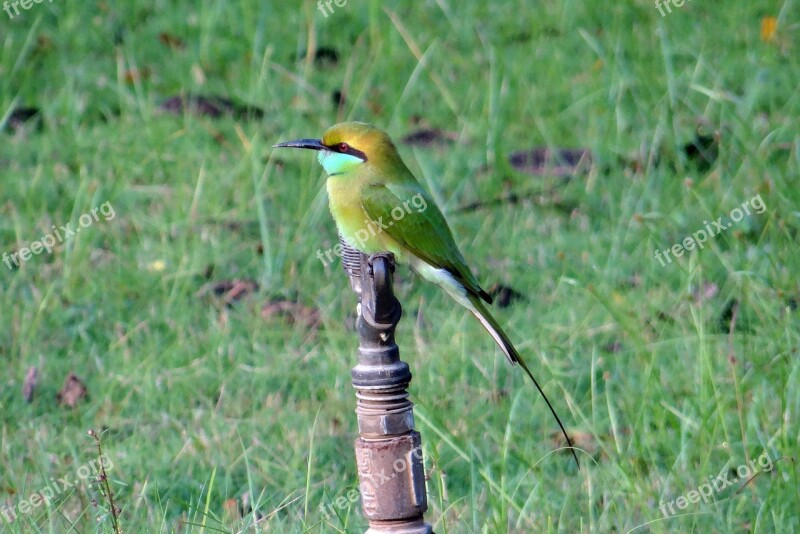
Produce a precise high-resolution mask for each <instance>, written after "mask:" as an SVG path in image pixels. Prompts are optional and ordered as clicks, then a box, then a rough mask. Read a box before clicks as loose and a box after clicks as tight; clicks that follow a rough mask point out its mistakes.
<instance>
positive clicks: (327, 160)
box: [275, 122, 399, 176]
mask: <svg viewBox="0 0 800 534" xmlns="http://www.w3.org/2000/svg"><path fill="white" fill-rule="evenodd" d="M275 147H288V148H306V149H309V150H318V151H319V156H318V157H319V162H320V164H321V165H322V167H323V168H324V169H325V172H327V173H328V175H329V176H335V175H338V174H345V173H346V172H349V171H351V170H354V169H356V168H358V167H360V166H361V165H363V164H365V163H376V162H377V163H379V162H384V161H387V160H389V159H393V158H398V159H399V156H398V154H397V149H396V148H395V146H394V144H393V143H392V140H391V139H390V138H389V136H388V135H387V134H386V132H384V131H383V130H380V129H378V128H376V127H374V126H372V125H371V124H367V123H364V122H340V123H339V124H334V125H333V126H331V127H330V128H328V129H327V130H326V131H325V133H324V134H323V135H322V139H298V140H296V141H286V142H284V143H278V144H277V145H275Z"/></svg>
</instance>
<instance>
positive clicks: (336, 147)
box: [325, 142, 367, 161]
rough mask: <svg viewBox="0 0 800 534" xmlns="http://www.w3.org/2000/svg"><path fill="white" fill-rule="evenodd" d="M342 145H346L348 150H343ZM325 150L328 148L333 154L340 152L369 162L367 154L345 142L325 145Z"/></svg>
mask: <svg viewBox="0 0 800 534" xmlns="http://www.w3.org/2000/svg"><path fill="white" fill-rule="evenodd" d="M342 145H344V146H345V147H346V148H347V149H346V150H342ZM325 148H327V149H328V150H330V151H331V152H338V153H339V154H348V155H350V156H355V157H357V158H359V159H360V160H363V161H367V155H366V154H365V153H363V152H362V151H360V150H358V149H357V148H353V147H352V146H351V145H350V144H348V143H345V142H341V143H335V144H331V145H325Z"/></svg>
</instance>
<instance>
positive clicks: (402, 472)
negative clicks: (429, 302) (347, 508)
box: [342, 242, 433, 534]
mask: <svg viewBox="0 0 800 534" xmlns="http://www.w3.org/2000/svg"><path fill="white" fill-rule="evenodd" d="M342 246H343V247H344V251H343V256H342V260H343V265H344V268H345V272H346V273H347V274H348V276H350V285H351V287H352V288H353V290H354V291H355V292H356V293H357V294H358V295H359V304H358V319H357V322H356V325H357V329H358V334H359V341H360V342H359V348H358V365H356V366H355V367H353V370H352V380H353V387H354V388H355V390H356V417H357V419H358V432H359V437H358V439H356V441H355V452H356V464H357V467H358V478H359V490H360V492H361V504H362V508H363V511H364V515H365V516H366V517H367V519H368V520H369V525H370V526H369V529H368V530H367V531H366V534H433V529H432V528H431V526H430V525H429V524H427V523H425V519H424V516H423V514H424V513H425V511H426V510H427V509H428V499H427V494H426V491H425V468H424V464H423V458H422V444H421V438H420V434H419V432H417V431H416V430H414V411H413V407H414V405H413V404H412V403H411V401H410V400H408V385H409V383H410V382H411V371H410V370H409V368H408V364H406V363H405V362H404V361H402V360H400V350H399V348H398V347H397V344H396V343H395V341H394V331H395V328H396V327H397V323H398V321H399V320H400V316H401V314H402V308H401V306H400V302H398V300H397V299H396V298H395V296H394V292H393V290H392V273H393V271H394V258H393V257H392V256H391V254H377V255H374V256H372V257H370V258H367V256H365V255H364V254H362V253H360V252H358V251H356V250H354V249H352V248H350V247H349V246H347V244H346V243H344V242H342Z"/></svg>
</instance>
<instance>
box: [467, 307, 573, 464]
mask: <svg viewBox="0 0 800 534" xmlns="http://www.w3.org/2000/svg"><path fill="white" fill-rule="evenodd" d="M467 298H468V299H469V301H470V304H472V306H470V311H471V312H472V314H473V315H474V316H475V317H477V318H478V320H479V321H480V322H481V324H482V325H483V327H484V328H485V329H486V330H487V331H488V332H489V334H491V336H492V337H493V338H494V340H495V341H496V342H497V344H498V345H499V346H500V349H501V350H502V351H503V353H505V355H506V357H507V358H508V359H509V361H510V362H511V363H512V365H513V364H519V366H520V367H522V369H523V370H524V371H525V374H527V375H528V377H530V379H531V381H532V382H533V385H534V386H536V389H538V390H539V393H540V394H541V395H542V398H543V399H544V402H545V403H546V404H547V407H548V408H550V413H552V414H553V417H555V419H556V422H557V423H558V427H559V428H560V429H561V433H562V434H563V435H564V439H566V440H567V444H568V445H569V448H570V452H572V456H573V457H574V458H575V463H576V464H577V465H578V468H580V466H581V463H580V462H579V461H578V455H577V454H576V452H575V447H574V446H573V445H572V441H570V439H569V435H567V431H566V430H565V429H564V425H562V424H561V419H559V417H558V414H557V413H556V410H555V409H554V408H553V405H552V404H550V400H549V399H548V398H547V395H545V394H544V391H543V390H542V387H541V386H540V385H539V382H537V381H536V379H535V378H534V377H533V373H531V370H530V369H528V365H527V364H526V363H525V360H523V359H522V356H520V355H519V352H517V349H516V348H515V347H514V344H513V343H511V340H510V339H508V336H507V335H506V333H505V332H504V331H503V329H502V328H501V327H500V325H499V324H498V323H497V321H496V320H495V318H494V317H492V314H491V313H489V310H487V309H486V306H485V305H484V303H483V302H482V301H481V299H480V297H478V296H476V295H472V294H468V295H467Z"/></svg>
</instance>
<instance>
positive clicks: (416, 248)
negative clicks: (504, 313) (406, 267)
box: [361, 180, 492, 303]
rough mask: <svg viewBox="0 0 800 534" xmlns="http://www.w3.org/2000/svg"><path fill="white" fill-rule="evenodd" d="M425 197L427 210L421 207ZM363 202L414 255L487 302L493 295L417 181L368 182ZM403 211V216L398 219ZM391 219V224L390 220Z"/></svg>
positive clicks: (363, 192)
mask: <svg viewBox="0 0 800 534" xmlns="http://www.w3.org/2000/svg"><path fill="white" fill-rule="evenodd" d="M419 199H422V200H424V206H425V207H424V209H421V208H420V209H418V208H417V206H419V205H420V204H421V202H420V200H419ZM361 205H362V207H363V208H364V211H365V212H366V213H367V215H368V216H369V218H370V219H371V220H372V221H375V222H376V224H377V221H379V220H380V221H383V222H384V224H385V225H386V226H387V227H386V228H385V229H384V230H383V231H385V232H386V233H387V234H389V235H390V236H391V237H392V239H394V240H395V241H397V242H398V243H400V244H401V245H402V246H403V247H405V248H407V249H408V250H409V251H410V252H411V253H412V254H414V255H415V256H417V257H418V258H420V259H421V260H423V261H425V262H426V263H428V264H430V265H432V266H433V267H436V268H438V269H445V270H447V271H448V272H449V273H450V274H452V275H453V277H454V278H455V279H456V280H458V281H459V282H460V283H461V284H462V285H463V286H464V287H465V288H466V289H467V291H469V292H470V293H472V294H474V295H477V296H479V297H480V298H482V299H483V300H485V301H486V302H488V303H491V302H492V298H491V297H490V296H489V295H488V294H487V293H486V292H485V291H484V290H483V289H481V287H480V285H479V284H478V281H477V280H476V279H475V276H474V275H473V274H472V271H470V270H469V267H468V266H467V262H466V261H465V260H464V256H462V255H461V252H460V251H459V250H458V246H457V245H456V242H455V240H454V239H453V234H452V232H450V227H449V226H448V225H447V221H446V220H445V218H444V215H442V212H441V211H439V208H438V206H436V203H435V202H434V201H433V199H432V198H430V196H429V195H428V193H427V192H425V190H424V189H423V188H422V186H420V185H419V183H417V182H416V180H415V181H414V182H413V183H409V184H395V183H390V184H388V185H387V184H369V185H366V186H364V187H363V188H362V189H361ZM393 209H394V210H395V213H396V214H399V213H400V210H403V217H402V218H397V219H395V218H394V217H392V210H393ZM390 222H391V225H389V223H390Z"/></svg>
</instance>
